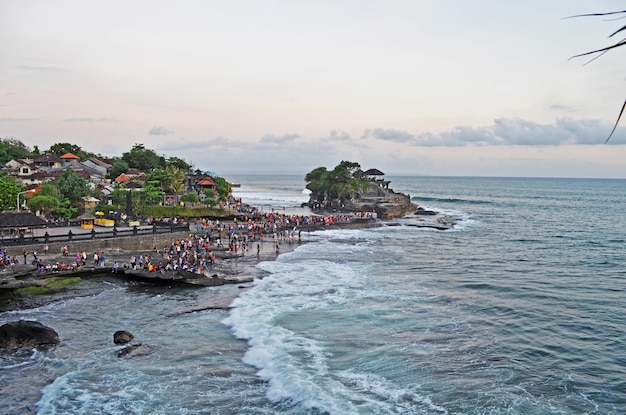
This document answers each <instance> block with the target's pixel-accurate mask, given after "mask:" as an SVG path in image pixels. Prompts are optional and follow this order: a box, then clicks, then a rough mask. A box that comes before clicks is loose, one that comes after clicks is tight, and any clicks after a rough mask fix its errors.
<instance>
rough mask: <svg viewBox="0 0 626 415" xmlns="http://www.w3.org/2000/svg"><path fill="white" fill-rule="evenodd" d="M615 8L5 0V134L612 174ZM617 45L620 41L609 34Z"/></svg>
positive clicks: (283, 162) (620, 75)
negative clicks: (605, 50)
mask: <svg viewBox="0 0 626 415" xmlns="http://www.w3.org/2000/svg"><path fill="white" fill-rule="evenodd" d="M624 6H625V4H624V1H616V0H607V1H604V0H550V1H546V0H524V1H516V0H472V1H471V2H470V1H464V0H384V1H383V0H379V1H372V0H315V1H314V0H309V1H304V0H250V1H245V0H228V1H223V0H222V1H213V0H205V1H200V0H198V1H191V0H180V1H162V0H149V1H148V0H133V1H119V0H107V1H95V0H94V1H85V0H42V1H38V0H0V45H1V46H0V138H8V137H12V138H15V139H18V140H20V141H22V142H23V143H24V144H26V145H27V146H28V147H30V148H33V146H35V145H36V146H37V147H38V148H39V149H40V150H41V151H43V150H46V149H48V148H49V147H50V146H51V145H53V144H55V143H60V142H68V143H73V144H77V145H79V146H81V147H82V148H83V149H84V150H86V151H90V152H93V153H99V154H101V155H103V156H120V155H121V154H123V153H124V152H127V151H129V150H130V149H131V148H132V147H133V145H135V144H143V145H144V146H145V147H146V148H149V149H152V150H154V151H155V152H157V153H158V154H162V155H165V156H166V157H172V156H176V157H180V158H183V159H184V160H186V161H187V162H188V163H190V164H192V165H193V166H194V168H199V169H201V170H211V171H214V172H217V173H218V174H229V173H230V174H234V173H278V174H303V175H304V174H306V173H307V172H309V171H311V170H313V169H314V168H317V167H327V168H329V169H332V168H334V167H335V166H336V165H337V164H339V162H340V161H342V160H346V161H352V162H357V163H359V164H360V165H361V166H362V168H363V169H364V170H366V169H369V168H378V169H379V170H382V171H383V172H384V173H386V174H388V175H392V174H395V175H399V174H409V175H410V174H426V175H437V176H503V177H512V176H517V177H606V178H626V117H625V119H624V120H623V121H622V122H621V123H620V126H619V127H618V129H617V131H616V132H615V134H614V136H613V137H612V138H611V140H610V141H609V142H608V144H604V142H605V140H606V138H607V137H608V135H609V133H610V131H611V129H612V128H613V125H614V124H615V121H616V120H617V116H618V114H619V111H620V109H621V107H622V104H623V103H624V100H625V99H626V71H625V70H624V68H625V67H626V65H625V64H626V47H624V48H618V49H616V50H614V51H612V52H609V53H607V54H604V55H603V56H601V57H599V58H598V59H595V60H591V58H589V57H580V58H572V57H573V56H574V55H577V54H580V53H584V52H587V51H591V50H595V49H598V48H602V47H605V46H608V45H610V44H612V43H615V42H617V41H619V40H621V39H622V38H623V37H624V34H623V33H622V35H621V37H613V38H609V35H610V34H611V33H613V32H614V31H615V30H617V29H619V28H620V27H622V26H624V25H625V24H626V19H622V20H616V19H610V18H606V17H576V18H567V17H569V16H573V15H578V14H584V13H598V12H610V11H619V10H624ZM617 36H619V35H617Z"/></svg>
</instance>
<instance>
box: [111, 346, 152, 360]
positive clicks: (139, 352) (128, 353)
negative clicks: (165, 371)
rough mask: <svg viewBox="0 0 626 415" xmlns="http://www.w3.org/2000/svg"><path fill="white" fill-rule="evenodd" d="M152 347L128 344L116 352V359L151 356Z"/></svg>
mask: <svg viewBox="0 0 626 415" xmlns="http://www.w3.org/2000/svg"><path fill="white" fill-rule="evenodd" d="M153 352H154V350H153V349H152V347H150V346H147V345H145V344H141V343H135V344H130V345H128V346H126V347H124V348H123V349H122V350H119V351H118V352H117V357H139V356H147V355H149V354H152V353H153Z"/></svg>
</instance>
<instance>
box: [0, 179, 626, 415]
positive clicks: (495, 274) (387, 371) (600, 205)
mask: <svg viewBox="0 0 626 415" xmlns="http://www.w3.org/2000/svg"><path fill="white" fill-rule="evenodd" d="M228 179H229V180H233V181H235V182H237V183H241V184H242V187H241V188H240V189H239V192H241V193H245V194H246V196H247V198H249V199H251V200H252V199H255V198H256V200H257V201H258V202H259V203H260V204H265V205H266V206H280V205H281V204H282V205H283V206H287V207H289V206H299V204H300V200H301V198H302V197H303V193H302V190H303V188H304V181H303V178H302V177H299V176H281V177H276V176H272V177H262V176H256V177H255V176H238V177H233V178H230V177H229V178H228ZM390 180H391V181H392V184H391V187H392V188H394V189H395V190H396V191H401V192H405V193H409V194H410V195H411V196H412V199H413V201H414V202H416V203H417V204H419V205H421V206H423V207H425V208H429V209H433V210H437V211H441V212H445V213H448V214H450V215H453V216H455V217H459V218H460V220H459V223H458V225H457V226H456V227H455V229H453V230H450V231H436V230H432V229H423V228H417V227H414V226H408V225H409V222H410V220H411V219H400V220H396V221H393V223H392V224H393V225H394V226H383V227H379V228H372V229H358V230H327V231H321V232H312V233H303V235H302V238H303V240H304V241H305V243H303V244H301V245H300V246H299V247H298V248H297V249H295V250H294V251H293V252H289V253H285V254H281V255H280V256H278V257H277V259H276V260H275V261H266V262H261V263H259V264H258V268H259V270H260V271H263V273H264V274H266V276H265V277H264V278H262V279H258V280H256V281H255V283H254V284H253V286H252V287H251V288H250V289H246V290H241V292H239V294H238V296H236V297H235V299H234V301H233V304H232V305H233V308H231V309H230V310H208V311H201V312H189V311H190V310H194V309H197V308H198V305H199V304H207V303H211V302H215V301H218V302H219V301H223V298H230V296H232V295H233V294H232V290H237V289H238V288H237V287H226V288H224V287H217V288H206V289H202V290H193V291H190V290H183V289H154V288H149V287H142V286H139V287H127V286H124V285H118V284H113V283H110V286H109V287H108V289H106V290H104V291H102V292H101V293H100V294H98V295H94V296H89V297H84V298H76V299H71V300H66V301H64V302H60V303H56V304H52V305H48V306H45V307H41V308H38V309H34V310H28V311H19V312H10V313H3V314H0V323H3V322H5V321H10V320H15V319H18V318H26V319H33V320H38V321H41V322H42V323H44V324H46V325H49V326H50V327H53V328H54V329H55V330H57V331H58V332H59V334H60V337H61V339H62V342H61V344H59V345H58V346H57V347H55V348H53V349H51V350H48V351H40V352H33V351H28V352H25V353H24V354H22V355H17V356H16V355H10V356H7V355H3V356H2V360H0V365H1V367H0V384H1V385H2V387H1V388H0V389H1V390H0V413H16V414H26V413H39V414H61V413H62V414H96V413H102V414H623V413H626V353H624V350H626V311H625V310H626V308H625V307H624V306H625V303H626V295H625V290H626V270H625V267H624V265H625V260H624V254H625V251H626V250H625V248H626V236H625V235H626V217H625V215H624V211H625V210H624V206H625V201H626V181H625V180H599V179H537V178H531V179H525V178H455V177H390ZM246 183H256V184H257V185H254V186H248V185H246ZM305 199H306V198H305ZM244 200H246V198H244ZM390 225H391V224H390ZM229 290H230V291H229ZM120 329H125V330H129V331H131V332H133V333H134V334H135V335H136V336H137V338H139V339H140V340H141V341H142V342H143V343H144V344H149V345H151V347H152V348H153V350H154V352H153V353H152V354H150V355H148V356H143V357H137V358H133V359H119V358H117V357H115V355H114V352H115V351H116V350H118V349H119V347H117V346H114V345H113V344H112V333H113V332H114V331H116V330H120Z"/></svg>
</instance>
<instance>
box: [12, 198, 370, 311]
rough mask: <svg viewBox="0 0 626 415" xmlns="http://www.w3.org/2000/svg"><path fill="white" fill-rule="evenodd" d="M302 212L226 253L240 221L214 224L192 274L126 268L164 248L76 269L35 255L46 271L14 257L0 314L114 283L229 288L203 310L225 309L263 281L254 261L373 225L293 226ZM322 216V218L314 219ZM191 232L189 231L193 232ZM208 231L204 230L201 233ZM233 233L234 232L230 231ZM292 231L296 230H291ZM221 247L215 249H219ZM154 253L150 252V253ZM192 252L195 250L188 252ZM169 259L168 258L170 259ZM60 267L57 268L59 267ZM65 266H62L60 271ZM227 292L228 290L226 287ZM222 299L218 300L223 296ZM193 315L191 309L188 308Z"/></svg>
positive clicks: (109, 253) (159, 259)
mask: <svg viewBox="0 0 626 415" xmlns="http://www.w3.org/2000/svg"><path fill="white" fill-rule="evenodd" d="M302 213H308V212H307V210H306V209H304V208H293V209H284V210H283V211H281V212H279V213H276V214H275V215H276V217H277V218H280V219H281V220H285V223H280V224H278V225H275V226H274V232H272V234H271V236H269V235H264V236H260V237H259V236H258V234H257V237H256V238H253V239H251V240H249V241H248V243H247V244H245V246H242V248H239V249H236V248H235V249H234V250H231V248H230V242H229V239H230V238H228V239H224V241H223V242H224V244H221V241H219V239H220V236H221V238H226V235H227V234H228V232H225V230H231V233H233V234H234V233H236V234H237V235H239V238H242V239H243V234H245V233H246V229H245V227H243V225H242V221H239V224H238V222H237V221H231V222H224V223H220V224H219V225H218V226H219V227H221V228H220V229H221V231H220V233H218V235H219V236H218V237H217V239H215V236H214V239H213V240H212V241H211V242H210V244H207V246H206V248H203V250H196V253H195V254H196V255H197V254H198V252H201V255H203V258H204V255H208V253H209V252H210V254H211V255H212V256H213V258H214V261H210V262H209V263H207V264H206V266H205V267H204V268H202V267H201V268H200V269H198V270H196V269H194V270H193V272H192V271H187V270H185V271H183V270H182V268H181V269H171V270H165V269H161V268H159V270H154V271H152V270H150V271H149V270H148V269H147V268H146V269H142V268H141V267H136V269H133V267H131V265H130V261H131V258H133V257H135V258H139V257H142V258H144V257H145V258H146V261H147V258H150V260H151V261H152V262H154V265H155V268H156V265H157V264H160V263H163V262H165V261H166V258H167V257H168V255H167V253H166V252H165V251H166V248H167V246H166V247H165V248H164V247H156V246H155V247H154V248H153V249H151V250H145V249H144V250H139V249H138V250H128V249H119V248H114V247H111V246H109V248H108V249H106V259H105V260H106V262H105V264H103V265H101V264H94V263H93V259H92V258H93V255H94V252H86V257H87V258H86V260H85V262H84V263H83V264H80V265H78V266H76V268H74V267H70V264H71V263H72V262H73V265H76V260H75V255H76V252H70V253H69V255H62V254H61V253H60V252H59V253H47V254H43V255H39V257H38V259H39V261H40V264H44V265H45V266H46V268H48V267H51V264H53V265H52V266H59V268H58V269H54V271H46V272H41V268H39V270H38V267H37V266H36V265H34V264H32V263H30V262H31V260H32V259H33V257H32V253H30V254H29V255H28V260H27V262H28V264H24V263H19V261H21V260H22V258H21V255H15V256H16V257H17V259H18V263H15V264H13V265H10V266H7V267H5V268H4V269H3V270H2V271H1V272H0V312H6V311H16V310H23V309H30V308H36V307H41V306H45V305H48V304H51V303H55V302H58V301H64V300H67V299H71V298H77V297H84V296H91V295H95V294H98V293H100V292H102V291H104V290H106V289H108V288H110V286H111V284H114V285H125V286H132V285H140V284H144V285H146V286H155V287H156V286H162V287H165V288H166V289H171V288H172V287H174V286H176V287H183V288H186V289H199V288H204V287H210V286H230V287H226V289H224V291H227V292H230V294H231V295H229V296H225V298H221V300H220V302H219V304H214V305H207V307H206V309H209V308H228V307H229V306H230V303H231V302H232V301H233V300H234V299H235V298H236V297H237V295H238V293H239V292H240V290H242V289H246V288H248V287H250V286H251V285H250V284H252V283H253V281H254V280H255V279H256V278H263V276H264V275H265V274H264V272H263V271H261V270H260V269H259V268H257V267H256V265H257V264H258V263H259V262H262V261H273V260H275V259H276V258H277V257H278V256H279V255H280V254H283V253H287V252H290V251H293V250H294V249H296V247H297V246H299V245H300V244H302V243H306V237H305V238H304V240H303V239H302V237H301V236H302V234H305V235H306V234H307V233H308V232H311V231H314V230H320V229H326V228H329V227H363V226H375V223H374V222H373V221H369V222H368V223H366V222H365V221H358V222H357V223H354V222H352V223H351V222H339V221H337V222H335V223H327V224H324V223H322V224H319V223H316V224H311V223H309V224H303V223H300V224H299V225H295V226H294V222H293V220H294V219H293V218H303V217H305V216H301V214H302ZM320 217H322V216H320ZM214 225H215V223H213V224H212V225H211V227H209V228H204V227H203V228H202V231H201V232H199V231H198V230H197V228H196V223H190V230H189V234H188V239H189V240H190V243H189V244H190V246H191V245H192V242H191V241H195V243H198V241H205V240H204V239H203V236H202V235H204V236H206V235H207V234H209V232H211V231H214V230H215V227H214ZM194 228H195V229H194ZM207 229H208V230H207ZM233 230H236V231H233ZM296 231H297V232H296ZM177 243H179V244H183V243H185V244H186V243H187V242H186V240H184V239H183V238H182V237H180V238H179V239H177V240H172V241H171V243H170V249H172V247H174V246H175V244H177ZM219 245H221V246H219ZM19 249H21V248H19ZM155 249H156V251H155ZM194 249H195V248H194ZM170 260H171V257H170ZM61 264H62V265H63V267H61ZM65 264H67V266H68V268H67V269H65ZM230 288H232V289H230ZM223 297H224V296H223ZM193 311H197V310H193Z"/></svg>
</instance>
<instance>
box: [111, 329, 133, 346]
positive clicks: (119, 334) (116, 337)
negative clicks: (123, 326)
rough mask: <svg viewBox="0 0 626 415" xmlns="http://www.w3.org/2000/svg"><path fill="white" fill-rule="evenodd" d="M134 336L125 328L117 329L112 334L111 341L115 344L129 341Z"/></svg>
mask: <svg viewBox="0 0 626 415" xmlns="http://www.w3.org/2000/svg"><path fill="white" fill-rule="evenodd" d="M134 338H135V336H133V334H132V333H130V332H128V331H126V330H119V331H116V332H115V334H113V343H115V344H126V343H129V342H131V341H132V340H133V339H134Z"/></svg>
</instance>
